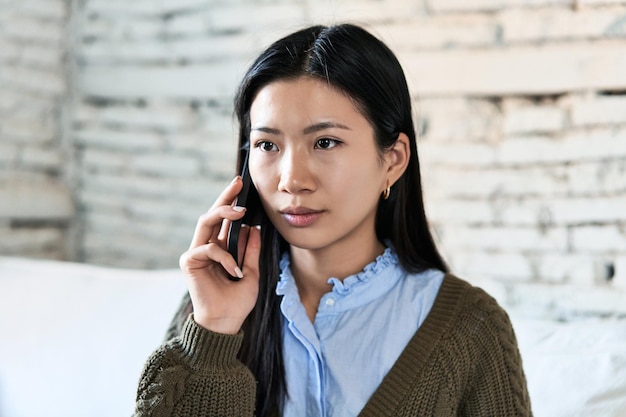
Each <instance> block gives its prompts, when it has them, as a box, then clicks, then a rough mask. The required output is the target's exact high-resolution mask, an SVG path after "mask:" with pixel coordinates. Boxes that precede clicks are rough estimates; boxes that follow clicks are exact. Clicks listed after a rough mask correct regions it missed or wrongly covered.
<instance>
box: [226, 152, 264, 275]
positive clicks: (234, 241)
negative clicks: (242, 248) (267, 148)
mask: <svg viewBox="0 0 626 417" xmlns="http://www.w3.org/2000/svg"><path fill="white" fill-rule="evenodd" d="M248 155H249V153H248V154H246V158H245V160H244V162H243V169H242V170H241V178H242V180H243V187H242V189H241V192H240V193H239V195H238V196H237V199H236V200H235V205H236V206H241V207H245V208H246V214H245V215H244V216H243V218H241V219H240V220H236V221H234V222H231V223H230V227H229V228H228V237H227V240H226V246H227V249H228V252H229V253H230V254H231V256H232V257H233V258H234V259H235V262H236V263H237V265H240V264H241V261H242V260H243V259H239V236H240V233H241V226H242V225H244V224H246V225H249V226H255V225H258V224H260V213H261V200H260V199H259V194H258V192H257V190H256V188H255V187H254V184H253V183H252V178H250V171H249V170H248ZM244 257H245V253H244ZM229 278H230V279H231V280H233V281H239V278H238V277H233V276H232V275H229Z"/></svg>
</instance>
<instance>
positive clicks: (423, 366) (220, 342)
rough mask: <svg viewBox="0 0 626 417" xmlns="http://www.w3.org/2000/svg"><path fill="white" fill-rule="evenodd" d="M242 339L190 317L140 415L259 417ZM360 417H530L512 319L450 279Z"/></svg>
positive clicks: (149, 372)
mask: <svg viewBox="0 0 626 417" xmlns="http://www.w3.org/2000/svg"><path fill="white" fill-rule="evenodd" d="M242 337H243V336H242V334H239V335H235V336H228V335H218V334H215V333H212V332H210V331H208V330H205V329H202V328H201V327H200V326H198V325H197V324H195V322H193V317H192V316H190V317H189V318H187V321H186V323H185V324H184V326H183V327H182V335H181V336H180V337H177V338H174V339H172V340H170V341H169V342H166V343H165V344H164V345H163V346H161V348H159V349H158V350H157V351H156V352H155V353H154V354H153V355H152V356H151V357H150V359H149V360H148V362H147V364H146V366H145V369H144V372H143V374H142V377H141V381H140V384H139V388H138V393H137V409H136V413H135V416H137V417H138V416H187V417H196V416H197V417H199V416H233V417H244V416H245V417H248V416H253V415H254V398H255V389H256V384H255V381H254V378H253V376H252V374H251V373H250V371H249V370H248V369H247V368H246V367H245V366H244V365H243V364H241V363H240V362H238V361H237V359H236V354H237V352H238V349H239V347H240V345H241V340H242ZM349 348H350V347H349V346H346V349H349ZM355 366H357V365H356V364H355ZM358 366H366V364H361V365H358ZM360 415H361V416H372V417H374V416H389V417H391V416H393V417H402V416H407V417H408V416H436V417H447V416H450V417H452V416H472V417H473V416H476V417H488V416H494V417H496V416H497V417H499V416H507V417H514V416H519V417H522V416H523V417H526V416H532V412H531V409H530V399H529V397H528V391H527V387H526V379H525V376H524V372H523V369H522V360H521V357H520V355H519V351H518V348H517V341H516V339H515V334H514V332H513V327H512V326H511V322H510V320H509V318H508V316H507V314H506V313H505V312H504V310H502V308H501V307H500V306H499V305H498V304H497V303H496V301H495V300H494V299H493V298H491V297H490V296H489V295H487V294H486V293H485V292H484V291H482V290H481V289H478V288H475V287H472V286H470V285H469V284H468V283H466V282H465V281H462V280H460V279H458V278H456V277H454V276H452V275H446V277H445V279H444V281H443V283H442V286H441V288H440V290H439V294H438V295H437V299H436V300H435V304H434V305H433V308H432V310H431V311H430V313H429V315H428V317H427V318H426V320H425V321H424V323H423V324H422V326H421V327H420V329H419V330H418V331H417V332H416V333H415V335H414V336H413V338H412V340H411V341H410V342H409V344H408V345H407V347H406V348H405V350H404V351H403V353H402V354H401V355H400V357H399V358H398V360H397V361H396V363H395V365H394V366H393V368H392V369H391V370H390V371H389V373H388V374H387V376H386V377H385V378H384V379H383V381H382V382H381V384H380V386H379V387H378V389H377V390H376V392H375V393H374V394H373V395H372V397H371V398H370V400H369V401H368V403H367V404H366V405H365V407H364V408H363V410H362V411H361V414H360Z"/></svg>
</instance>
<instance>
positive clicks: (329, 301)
mask: <svg viewBox="0 0 626 417" xmlns="http://www.w3.org/2000/svg"><path fill="white" fill-rule="evenodd" d="M326 305H327V306H334V305H335V299H334V298H329V299H327V300H326Z"/></svg>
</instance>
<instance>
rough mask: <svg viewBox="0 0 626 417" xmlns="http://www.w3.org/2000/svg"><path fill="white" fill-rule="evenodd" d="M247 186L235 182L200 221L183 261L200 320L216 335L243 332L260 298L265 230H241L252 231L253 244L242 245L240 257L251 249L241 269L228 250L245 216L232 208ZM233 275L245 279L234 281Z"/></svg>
mask: <svg viewBox="0 0 626 417" xmlns="http://www.w3.org/2000/svg"><path fill="white" fill-rule="evenodd" d="M242 185H243V183H242V180H241V178H240V177H237V178H235V180H233V182H232V183H230V184H229V185H228V187H226V188H225V189H224V191H222V194H221V195H220V196H219V197H218V198H217V200H216V201H215V204H213V206H212V207H211V209H210V210H209V211H208V212H207V213H205V214H203V215H202V216H200V219H199V220H198V224H197V225H196V231H195V233H194V236H193V240H192V242H191V246H190V247H189V250H187V252H185V253H183V254H182V255H181V257H180V268H181V269H182V270H183V272H184V273H185V275H186V276H187V286H188V288H189V295H190V296H191V302H192V303H193V309H194V319H195V321H196V323H198V324H199V325H200V326H202V327H204V328H206V329H209V330H211V331H213V332H216V333H227V334H235V333H237V332H238V331H239V329H240V328H241V326H242V324H243V322H244V320H245V319H246V317H247V316H248V314H250V312H251V311H252V308H253V307H254V305H255V304H256V300H257V297H258V294H259V253H260V249H261V235H260V231H259V229H257V228H256V227H251V228H250V227H246V228H245V229H244V228H242V230H241V234H240V237H244V236H245V235H246V233H245V232H246V230H247V231H249V233H248V239H247V242H246V241H245V239H240V241H239V253H240V254H242V253H244V250H245V258H244V260H243V265H242V266H241V268H239V266H238V265H237V264H236V263H235V260H234V259H233V257H232V256H231V255H230V254H229V253H228V251H227V250H226V237H227V236H226V235H227V233H228V226H229V224H230V222H231V221H234V220H239V219H241V218H242V217H243V216H244V214H245V210H243V209H242V208H239V207H233V206H232V202H233V201H234V200H235V198H236V197H237V194H239V192H240V191H241V188H242ZM242 240H243V242H242ZM240 258H241V256H240ZM227 271H228V272H227ZM228 274H230V275H232V276H237V277H239V278H241V279H240V280H239V281H232V280H230V279H229V278H228Z"/></svg>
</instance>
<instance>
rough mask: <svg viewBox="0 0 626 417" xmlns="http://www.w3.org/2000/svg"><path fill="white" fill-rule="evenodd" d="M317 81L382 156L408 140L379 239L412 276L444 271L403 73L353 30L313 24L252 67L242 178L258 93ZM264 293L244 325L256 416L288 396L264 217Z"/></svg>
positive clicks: (272, 234) (277, 242) (273, 239)
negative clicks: (338, 97)
mask: <svg viewBox="0 0 626 417" xmlns="http://www.w3.org/2000/svg"><path fill="white" fill-rule="evenodd" d="M303 76H306V77H314V78H317V79H321V80H324V81H325V82H327V83H328V84H329V85H331V86H333V87H334V88H336V89H338V90H339V91H341V92H343V93H344V94H346V95H347V96H348V97H350V98H351V99H352V100H353V101H354V103H355V106H356V108H357V109H358V110H359V111H360V112H361V113H362V114H363V116H364V117H365V118H366V119H367V120H368V121H369V122H370V123H371V125H372V126H373V128H374V136H375V140H376V144H377V147H378V149H379V150H380V151H381V152H384V151H385V150H386V149H389V148H390V147H391V146H393V144H394V143H395V142H396V140H397V139H398V136H399V134H400V133H404V134H406V135H407V136H408V138H409V143H410V151H411V155H410V160H409V163H408V166H407V169H406V171H405V172H404V174H403V175H402V176H401V177H400V179H399V180H398V181H397V182H396V183H395V184H394V185H393V187H392V188H391V194H390V196H389V198H388V199H382V198H381V199H380V202H379V206H378V210H377V214H376V234H377V237H378V239H379V240H380V241H381V242H390V243H391V245H392V246H393V247H394V249H395V251H396V252H397V254H398V258H399V260H400V263H401V265H402V267H403V268H404V269H406V270H407V271H409V272H419V271H423V270H425V269H429V268H437V269H440V270H443V271H447V266H446V264H445V262H444V260H443V259H442V257H441V255H440V254H439V252H438V250H437V248H436V245H435V243H434V241H433V238H432V235H431V232H430V229H429V226H428V222H427V220H426V215H425V212H424V204H423V199H422V186H421V179H420V169H419V161H418V157H417V148H416V144H415V129H414V125H413V117H412V110H411V97H410V95H409V91H408V87H407V84H406V79H405V76H404V72H403V71H402V68H401V66H400V63H399V62H398V60H397V59H396V57H395V55H394V54H393V52H391V50H390V49H389V48H388V47H387V46H386V45H385V44H384V43H382V42H381V41H380V40H378V39H377V38H376V37H374V36H373V35H371V34H370V33H369V32H367V31H366V30H364V29H362V28H360V27H358V26H355V25H351V24H342V25H336V26H330V27H325V26H312V27H309V28H306V29H302V30H299V31H297V32H295V33H292V34H291V35H288V36H286V37H284V38H282V39H280V40H278V41H276V42H275V43H273V44H272V45H271V46H269V47H268V48H267V49H266V50H265V51H264V52H263V53H261V55H260V56H259V57H258V58H257V59H256V61H255V62H254V63H253V64H252V66H251V67H250V69H249V70H248V71H247V73H246V74H245V76H244V77H243V80H242V82H241V84H240V86H239V90H238V93H237V96H236V98H235V114H236V116H237V119H238V122H239V149H240V152H239V157H238V172H239V171H240V170H241V166H242V162H243V160H244V158H245V156H246V153H247V152H248V149H249V141H250V106H251V105H252V102H253V100H254V98H255V96H256V94H257V93H258V92H259V90H260V89H261V88H263V87H264V86H266V85H267V84H269V83H271V82H274V81H278V80H289V79H296V78H299V77H303ZM261 230H262V232H261V240H262V243H261V244H262V247H261V256H260V259H259V270H260V275H261V279H260V284H259V285H260V288H259V297H258V300H257V303H256V306H255V307H254V309H253V310H252V312H251V313H250V315H249V316H248V318H247V319H246V321H245V323H244V325H243V331H244V341H243V346H242V348H241V351H240V352H239V357H240V359H241V360H242V361H243V362H244V363H245V364H246V365H247V366H248V367H249V368H250V370H251V371H252V372H253V374H254V375H255V377H256V379H257V381H258V386H257V415H258V416H267V415H269V414H270V413H271V412H272V411H276V410H279V409H280V406H281V401H282V398H284V396H285V395H287V389H288V387H286V383H285V375H284V366H283V359H282V324H281V313H280V298H279V297H278V296H277V295H276V292H275V291H276V284H277V282H278V280H279V276H280V269H279V259H280V256H281V254H282V253H283V252H284V251H286V250H287V249H288V244H287V242H286V241H285V240H284V239H283V238H282V237H281V236H280V235H279V233H278V231H277V230H276V229H275V228H274V226H273V225H272V224H271V223H270V222H269V220H268V219H267V217H266V216H264V219H263V221H262V225H261Z"/></svg>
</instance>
